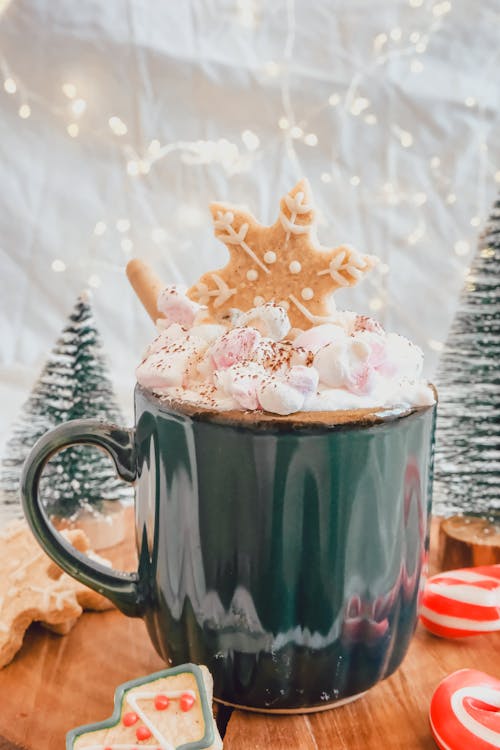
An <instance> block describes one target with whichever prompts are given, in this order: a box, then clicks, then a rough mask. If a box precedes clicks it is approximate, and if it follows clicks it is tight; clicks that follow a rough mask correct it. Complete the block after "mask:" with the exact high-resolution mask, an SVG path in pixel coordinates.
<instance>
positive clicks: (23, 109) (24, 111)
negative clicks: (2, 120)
mask: <svg viewBox="0 0 500 750" xmlns="http://www.w3.org/2000/svg"><path fill="white" fill-rule="evenodd" d="M18 115H19V117H20V118H21V119H22V120H27V119H28V117H29V116H30V115H31V107H30V105H29V104H21V106H20V107H19V109H18Z"/></svg>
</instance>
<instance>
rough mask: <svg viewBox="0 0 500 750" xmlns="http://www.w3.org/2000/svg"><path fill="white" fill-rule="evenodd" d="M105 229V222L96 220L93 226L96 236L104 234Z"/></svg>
mask: <svg viewBox="0 0 500 750" xmlns="http://www.w3.org/2000/svg"><path fill="white" fill-rule="evenodd" d="M106 229H107V226H106V223H105V222H104V221H98V222H97V224H96V225H95V227H94V234H95V235H96V236H97V237H100V236H101V235H103V234H104V232H105V231H106Z"/></svg>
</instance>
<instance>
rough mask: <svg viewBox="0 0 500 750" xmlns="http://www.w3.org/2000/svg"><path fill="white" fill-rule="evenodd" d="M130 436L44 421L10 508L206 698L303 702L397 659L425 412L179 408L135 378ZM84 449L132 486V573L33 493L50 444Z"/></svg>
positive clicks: (423, 545)
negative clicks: (190, 671) (16, 502)
mask: <svg viewBox="0 0 500 750" xmlns="http://www.w3.org/2000/svg"><path fill="white" fill-rule="evenodd" d="M135 410H136V427H135V429H132V430H127V429H122V428H120V427H116V426H114V425H107V424H103V423H101V422H97V421H95V420H77V421H75V422H68V423H66V424H63V425H60V426H58V427H56V428H55V429H53V430H51V431H50V432H48V433H47V434H46V435H44V436H43V437H42V438H41V439H40V440H39V441H38V443H37V444H36V445H35V447H34V448H33V451H32V452H31V454H30V456H29V457H28V459H27V461H26V465H25V468H24V475H23V482H22V485H23V501H24V509H25V513H26V517H27V519H28V521H29V523H30V525H31V528H32V529H33V532H34V534H35V536H36V537H37V539H38V541H39V542H40V544H41V545H42V547H43V548H44V549H45V550H46V552H47V553H48V554H49V555H50V556H51V557H52V558H53V560H55V562H56V563H58V564H59V565H60V566H61V567H62V568H63V569H64V570H65V571H66V572H67V573H69V574H70V575H71V576H73V577H74V578H76V579H77V580H79V581H81V582H82V583H84V584H86V585H88V586H90V587H91V588H93V589H95V590H96V591H99V592H100V593H102V594H104V595H105V596H107V597H108V598H109V599H110V600H111V601H112V602H114V603H115V604H116V606H117V607H118V608H119V609H120V610H121V611H122V612H124V613H125V614H126V615H131V616H136V617H142V618H144V620H145V623H146V625H147V629H148V632H149V635H150V637H151V640H152V642H153V644H154V646H155V648H156V650H157V651H158V653H159V654H160V655H161V656H162V657H163V659H164V660H165V661H166V662H168V663H169V664H173V665H178V664H182V663H184V662H195V663H201V664H206V665H207V666H208V668H209V669H210V671H211V672H212V675H213V677H214V696H215V698H216V700H218V701H220V702H222V703H227V704H230V705H234V706H241V707H245V708H248V709H253V710H261V711H276V712H293V711H314V710H320V709H323V708H328V707H331V706H334V705H338V704H339V703H341V702H345V701H347V700H352V699H353V698H355V697H356V696H358V695H360V694H362V693H363V692H365V691H366V690H368V689H369V688H370V687H372V686H373V685H374V684H376V683H377V682H379V681H380V680H382V679H384V678H385V677H387V676H388V675H390V674H391V673H392V672H393V671H394V670H395V669H396V668H397V667H398V666H399V664H400V663H401V661H402V659H403V657H404V655H405V653H406V651H407V648H408V645H409V642H410V639H411V637H412V634H413V632H414V629H415V626H416V622H417V615H418V602H419V590H420V579H421V574H422V572H423V570H424V568H425V562H426V556H427V549H428V538H429V537H428V529H429V524H428V522H429V513H430V504H431V482H432V461H433V442H434V425H435V412H436V407H435V405H434V406H427V407H422V408H414V409H411V410H409V411H406V412H398V411H390V410H384V411H379V412H375V411H374V412H372V413H368V414H364V415H361V416H360V415H358V416H357V417H355V415H351V416H350V417H348V418H347V421H344V422H338V421H337V422H332V421H330V420H329V419H328V416H325V414H322V415H318V416H317V417H315V415H308V418H307V419H304V420H301V419H300V415H295V417H276V418H274V417H272V416H269V415H268V416H265V415H260V416H257V415H255V414H250V415H248V414H240V415H237V414H236V415H235V414H234V413H233V414H227V413H225V412H219V413H214V412H208V411H203V410H196V409H188V408H187V407H182V406H179V405H178V404H177V405H173V404H172V403H170V404H169V403H167V402H165V401H162V400H161V399H159V398H158V397H156V396H155V395H153V394H152V393H150V392H148V391H146V390H144V389H143V388H141V387H139V386H138V387H137V388H136V394H135ZM82 443H83V444H93V445H97V446H99V447H101V448H104V450H106V451H108V453H109V454H110V455H111V456H112V458H113V460H114V462H115V465H116V470H117V472H118V474H119V475H120V476H121V477H122V478H123V479H125V480H126V481H128V482H136V499H135V518H136V539H137V551H138V570H137V572H136V573H120V572H116V571H112V570H109V569H108V568H105V567H103V566H101V565H100V564H99V563H98V562H95V561H93V560H90V559H88V558H87V557H85V556H84V555H82V554H81V553H79V552H78V551H76V550H75V549H74V548H73V547H71V546H70V545H69V544H68V543H67V542H66V541H65V540H64V538H63V537H62V536H61V535H60V534H58V533H57V532H56V531H55V530H54V529H53V527H52V526H51V525H50V523H49V521H48V519H47V517H46V515H45V512H44V510H43V506H42V503H41V501H40V499H39V496H38V483H39V479H40V475H41V473H42V470H43V467H44V465H45V463H46V462H47V461H48V459H49V458H50V457H51V456H52V455H53V454H54V453H55V452H56V451H58V450H61V449H62V448H66V447H68V446H70V445H75V444H82Z"/></svg>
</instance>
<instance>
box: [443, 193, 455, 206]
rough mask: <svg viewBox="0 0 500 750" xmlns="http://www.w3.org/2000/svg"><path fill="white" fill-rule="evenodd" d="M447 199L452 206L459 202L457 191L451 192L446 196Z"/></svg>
mask: <svg viewBox="0 0 500 750" xmlns="http://www.w3.org/2000/svg"><path fill="white" fill-rule="evenodd" d="M445 200H446V203H447V204H448V205H449V206H452V205H453V204H454V203H456V202H457V196H456V195H455V193H449V194H448V195H447V196H446V199H445Z"/></svg>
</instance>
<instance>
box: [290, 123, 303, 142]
mask: <svg viewBox="0 0 500 750" xmlns="http://www.w3.org/2000/svg"><path fill="white" fill-rule="evenodd" d="M290 135H291V136H292V138H295V139H297V138H302V136H303V135H304V131H303V130H302V128H299V126H298V125H294V126H293V128H290Z"/></svg>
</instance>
